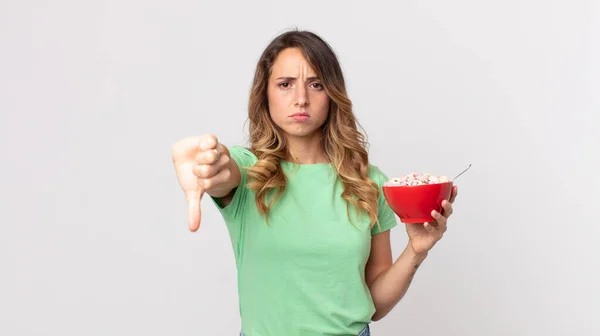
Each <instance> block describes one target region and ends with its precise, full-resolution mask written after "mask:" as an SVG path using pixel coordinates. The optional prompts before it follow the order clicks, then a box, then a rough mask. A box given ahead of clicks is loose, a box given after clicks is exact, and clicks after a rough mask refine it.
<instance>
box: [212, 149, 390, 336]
mask: <svg viewBox="0 0 600 336" xmlns="http://www.w3.org/2000/svg"><path fill="white" fill-rule="evenodd" d="M229 151H230V153H231V157H232V159H233V160H234V161H235V162H236V163H237V164H238V166H239V167H240V171H241V173H242V178H241V182H240V185H239V187H238V188H237V190H236V191H235V193H234V196H233V199H232V201H231V203H230V204H228V205H227V206H225V207H222V206H221V204H220V203H219V202H218V200H216V199H212V200H213V202H214V203H215V204H216V205H217V208H218V209H219V210H220V212H221V214H222V215H223V218H224V220H225V222H226V224H227V229H228V231H229V234H230V237H231V243H232V245H233V250H234V255H235V260H236V266H237V272H238V295H239V310H240V316H241V320H242V331H243V332H244V336H313V335H314V336H317V335H318V336H323V335H332V336H333V335H358V333H359V332H360V330H361V329H363V327H364V326H365V325H366V324H368V323H370V322H371V317H372V315H373V313H374V312H375V308H374V305H373V301H372V298H371V294H370V291H369V288H368V287H367V285H366V282H365V266H366V263H367V260H368V258H369V253H370V248H371V236H372V235H374V234H377V233H380V232H383V231H385V230H389V229H391V228H392V227H394V226H396V225H397V221H396V217H395V214H394V212H393V211H392V210H391V208H390V207H389V206H388V205H387V204H386V202H385V198H383V193H381V192H380V194H381V196H380V197H379V211H378V218H379V222H380V226H379V227H378V226H377V224H376V225H375V226H374V227H373V228H372V229H371V230H369V218H368V216H367V215H361V216H359V217H357V216H356V215H355V212H354V209H353V208H351V211H350V214H351V216H352V223H351V222H350V221H349V219H348V215H347V213H348V212H347V207H346V201H345V200H344V199H343V198H342V196H341V193H342V190H343V184H342V183H341V181H340V180H339V179H338V178H337V176H336V173H335V170H334V168H333V167H332V166H331V165H330V164H327V163H323V164H320V163H319V164H303V165H298V164H293V163H291V162H288V161H283V160H282V161H281V165H282V167H283V169H284V172H285V174H286V176H287V178H288V185H287V187H286V191H285V193H284V194H283V196H282V197H281V198H280V199H279V200H278V201H277V203H276V204H275V206H274V207H273V208H272V209H271V211H270V213H269V225H267V224H266V221H265V219H264V217H263V216H260V215H259V213H258V210H257V208H256V205H255V198H254V192H253V191H251V190H250V189H248V188H247V187H246V183H247V182H248V178H247V176H246V173H245V171H244V167H250V166H252V165H253V164H254V163H256V161H257V158H256V156H254V154H252V153H251V152H250V151H249V150H247V149H245V148H243V147H240V146H232V147H230V148H229ZM369 168H370V169H369V177H370V178H371V179H372V180H373V181H374V182H375V183H377V184H378V185H379V188H380V190H381V186H382V185H383V183H385V181H387V177H386V176H385V175H384V174H383V173H382V172H381V171H380V170H379V169H378V168H377V167H375V166H372V165H371V166H370V167H369ZM353 224H354V226H353Z"/></svg>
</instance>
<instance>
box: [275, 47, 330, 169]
mask: <svg viewBox="0 0 600 336" xmlns="http://www.w3.org/2000/svg"><path fill="white" fill-rule="evenodd" d="M267 97H268V101H269V113H270V115H271V118H272V119H273V121H274V122H275V124H277V126H279V127H280V128H281V129H283V131H284V132H285V133H286V137H287V140H288V144H289V150H290V152H291V153H292V155H293V157H292V158H289V159H291V160H293V161H295V162H298V163H304V164H312V163H323V162H327V159H326V158H325V153H324V151H323V148H322V147H321V145H320V138H321V126H322V125H323V124H324V123H325V120H326V119H327V113H328V112H329V102H330V99H329V96H328V95H327V93H326V92H325V89H324V88H323V85H322V84H321V81H320V80H319V79H318V78H317V75H316V73H315V72H314V70H313V69H312V68H311V67H310V65H309V64H308V62H307V61H306V59H305V58H304V56H303V55H302V53H301V51H300V50H299V49H296V48H289V49H285V50H283V51H281V53H280V54H279V55H278V56H277V58H276V59H275V62H274V63H273V69H272V71H271V75H270V76H269V83H268V88H267ZM299 112H303V113H307V114H308V119H307V120H303V121H296V120H294V119H292V118H291V117H290V116H291V115H293V114H294V113H299Z"/></svg>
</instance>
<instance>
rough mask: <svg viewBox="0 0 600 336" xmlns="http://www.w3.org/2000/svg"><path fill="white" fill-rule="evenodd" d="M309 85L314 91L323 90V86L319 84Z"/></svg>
mask: <svg viewBox="0 0 600 336" xmlns="http://www.w3.org/2000/svg"><path fill="white" fill-rule="evenodd" d="M311 85H312V87H313V88H315V89H322V88H323V85H321V83H312V84H311Z"/></svg>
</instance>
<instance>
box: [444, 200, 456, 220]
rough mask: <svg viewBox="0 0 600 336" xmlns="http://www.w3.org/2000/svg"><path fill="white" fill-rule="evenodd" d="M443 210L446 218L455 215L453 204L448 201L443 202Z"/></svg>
mask: <svg viewBox="0 0 600 336" xmlns="http://www.w3.org/2000/svg"><path fill="white" fill-rule="evenodd" d="M442 208H444V211H443V215H444V217H446V218H448V217H450V216H451V215H452V214H453V213H454V208H453V207H452V203H450V202H448V201H446V200H443V201H442Z"/></svg>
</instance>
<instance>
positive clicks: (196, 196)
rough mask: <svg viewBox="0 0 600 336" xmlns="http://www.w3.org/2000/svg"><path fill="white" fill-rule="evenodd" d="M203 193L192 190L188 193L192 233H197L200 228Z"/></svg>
mask: <svg viewBox="0 0 600 336" xmlns="http://www.w3.org/2000/svg"><path fill="white" fill-rule="evenodd" d="M203 194H204V192H203V191H197V190H191V191H188V192H186V194H185V196H186V198H187V200H188V227H189V229H190V231H192V232H196V231H197V230H198V228H199V227H200V218H201V211H200V200H202V195H203Z"/></svg>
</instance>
